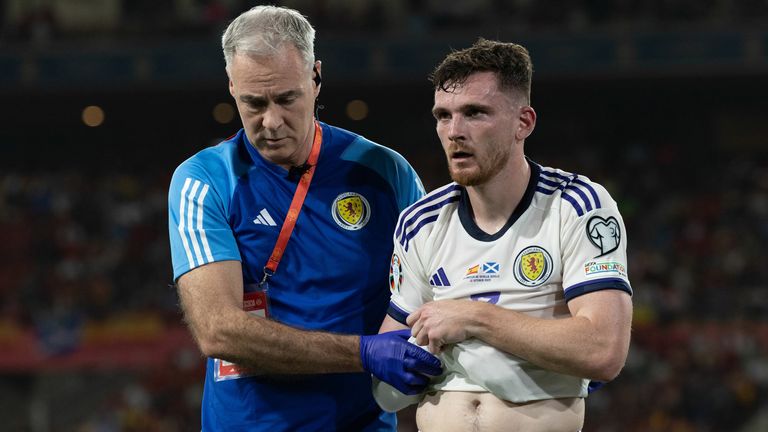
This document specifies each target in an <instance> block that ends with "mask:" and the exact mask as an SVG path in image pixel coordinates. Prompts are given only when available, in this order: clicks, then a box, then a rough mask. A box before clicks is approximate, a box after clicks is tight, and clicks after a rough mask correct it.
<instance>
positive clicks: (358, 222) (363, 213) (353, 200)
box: [331, 192, 371, 231]
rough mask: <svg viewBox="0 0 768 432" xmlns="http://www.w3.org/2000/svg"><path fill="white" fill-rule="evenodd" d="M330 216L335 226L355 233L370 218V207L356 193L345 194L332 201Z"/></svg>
mask: <svg viewBox="0 0 768 432" xmlns="http://www.w3.org/2000/svg"><path fill="white" fill-rule="evenodd" d="M331 214H332V215H333V220H334V221H336V224H337V225H339V226H340V227H342V228H344V229H345V230H349V231H357V230H359V229H360V228H362V227H364V226H365V224H367V223H368V219H370V218H371V205H370V204H368V200H367V199H365V197H364V196H362V195H360V194H359V193H356V192H345V193H343V194H341V195H339V196H337V197H336V199H335V200H333V205H332V206H331Z"/></svg>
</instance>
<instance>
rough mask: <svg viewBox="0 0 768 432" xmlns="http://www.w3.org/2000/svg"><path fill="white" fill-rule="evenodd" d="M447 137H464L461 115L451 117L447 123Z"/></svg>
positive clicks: (459, 139)
mask: <svg viewBox="0 0 768 432" xmlns="http://www.w3.org/2000/svg"><path fill="white" fill-rule="evenodd" d="M447 126H448V130H447V131H448V139H449V140H451V141H461V140H464V139H465V138H466V135H465V133H466V130H465V126H466V125H465V123H464V118H463V117H462V116H458V115H455V116H453V117H451V120H450V121H449V123H448V125H447Z"/></svg>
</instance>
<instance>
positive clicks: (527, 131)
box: [515, 105, 536, 141]
mask: <svg viewBox="0 0 768 432" xmlns="http://www.w3.org/2000/svg"><path fill="white" fill-rule="evenodd" d="M518 120H519V123H518V125H517V130H515V138H517V139H518V141H522V140H524V139H526V138H528V136H529V135H531V133H533V129H534V128H535V127H536V111H534V110H533V107H530V106H528V105H525V106H522V107H520V113H519V115H518Z"/></svg>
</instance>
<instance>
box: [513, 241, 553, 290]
mask: <svg viewBox="0 0 768 432" xmlns="http://www.w3.org/2000/svg"><path fill="white" fill-rule="evenodd" d="M552 267H553V263H552V257H551V256H550V255H549V252H547V251H546V249H544V248H542V247H539V246H528V247H527V248H525V249H523V250H522V251H521V252H520V254H518V255H517V258H516V259H515V279H517V281H518V282H520V283H521V284H523V285H525V286H527V287H535V286H538V285H541V284H543V283H544V282H546V281H547V279H549V276H550V275H551V274H552Z"/></svg>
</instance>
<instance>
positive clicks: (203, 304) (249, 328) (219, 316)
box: [178, 261, 363, 374]
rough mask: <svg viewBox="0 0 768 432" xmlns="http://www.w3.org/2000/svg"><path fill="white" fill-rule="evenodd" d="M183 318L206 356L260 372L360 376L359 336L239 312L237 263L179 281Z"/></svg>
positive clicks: (214, 266) (218, 265)
mask: <svg viewBox="0 0 768 432" xmlns="http://www.w3.org/2000/svg"><path fill="white" fill-rule="evenodd" d="M178 286H179V288H178V289H179V297H180V299H181V307H182V309H183V311H184V318H185V320H186V322H187V324H188V326H189V328H190V330H191V332H192V335H193V336H194V338H195V340H196V341H197V344H198V346H199V347H200V350H201V351H202V352H203V354H204V355H205V356H207V357H215V358H220V359H223V360H227V361H231V362H234V363H237V364H240V365H243V366H247V367H250V368H253V369H255V370H256V371H258V372H259V373H263V374H302V373H332V372H361V371H362V370H363V369H362V365H361V363H360V357H359V355H360V354H359V353H360V351H359V350H360V338H359V337H358V336H352V335H337V334H331V333H324V332H316V331H306V330H298V329H295V328H293V327H290V326H287V325H284V324H280V323H277V322H274V321H271V320H267V319H264V318H261V317H256V316H253V315H250V314H248V313H247V312H244V311H243V309H242V307H243V282H242V268H241V264H240V262H238V261H220V262H214V263H211V264H207V265H204V266H202V267H198V268H196V269H194V270H192V271H190V272H188V273H186V274H184V275H183V276H181V278H179V281H178Z"/></svg>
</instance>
